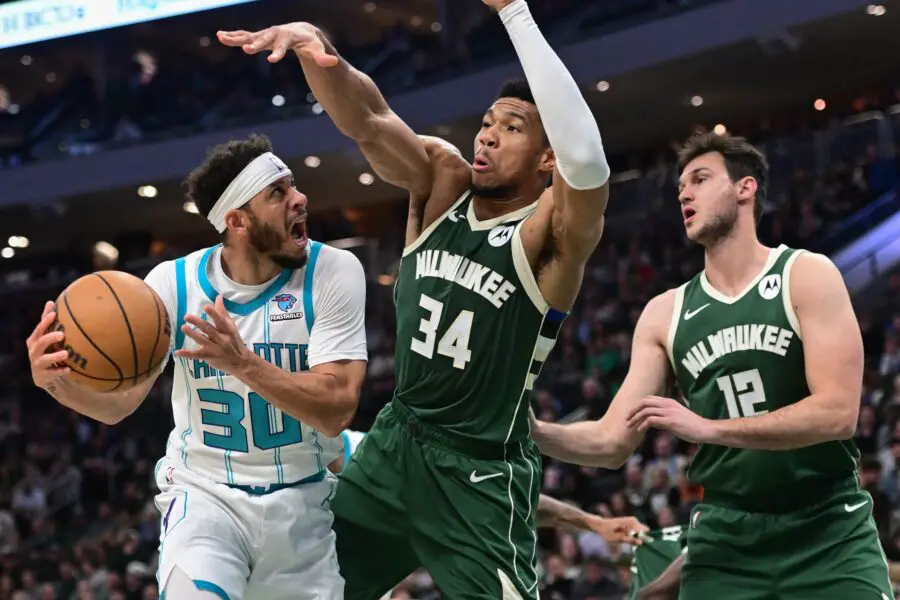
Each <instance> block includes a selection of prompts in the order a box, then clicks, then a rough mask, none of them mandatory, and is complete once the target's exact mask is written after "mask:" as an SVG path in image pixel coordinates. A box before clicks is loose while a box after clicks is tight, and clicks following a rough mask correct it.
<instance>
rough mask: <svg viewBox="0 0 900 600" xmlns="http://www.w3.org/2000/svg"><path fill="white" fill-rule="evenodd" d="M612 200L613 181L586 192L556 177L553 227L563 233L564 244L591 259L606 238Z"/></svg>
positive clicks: (554, 182)
mask: <svg viewBox="0 0 900 600" xmlns="http://www.w3.org/2000/svg"><path fill="white" fill-rule="evenodd" d="M608 200H609V181H607V182H606V183H604V184H603V185H601V186H599V187H596V188H592V189H586V190H578V189H575V188H573V187H571V186H570V185H569V184H568V183H566V181H565V180H564V179H563V178H562V176H561V175H560V174H559V171H554V173H553V226H554V230H556V231H559V232H561V235H560V236H559V237H560V239H561V241H562V242H563V243H565V244H567V245H569V246H571V247H572V249H573V250H576V251H579V253H580V254H585V258H586V256H587V255H590V253H591V252H593V251H594V248H595V247H596V245H597V242H599V241H600V236H601V235H602V234H603V225H604V214H605V213H606V205H607V202H608Z"/></svg>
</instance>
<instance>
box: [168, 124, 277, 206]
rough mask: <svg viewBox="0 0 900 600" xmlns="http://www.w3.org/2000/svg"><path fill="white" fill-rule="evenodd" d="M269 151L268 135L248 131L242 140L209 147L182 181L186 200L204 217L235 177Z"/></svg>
mask: <svg viewBox="0 0 900 600" xmlns="http://www.w3.org/2000/svg"><path fill="white" fill-rule="evenodd" d="M271 151H272V142H271V141H270V140H269V138H268V137H266V136H264V135H260V134H255V133H251V134H250V136H249V137H247V139H245V140H232V141H230V142H226V143H224V144H219V145H218V146H214V147H212V148H211V149H210V150H209V152H208V153H207V155H206V160H205V161H204V163H203V164H202V165H200V166H199V167H197V168H196V169H194V170H193V171H191V173H190V175H188V176H187V179H185V180H184V185H185V187H186V188H187V197H188V200H191V201H193V202H194V204H196V205H197V209H198V210H199V211H200V214H202V215H203V216H204V217H206V216H209V211H211V210H212V207H213V206H215V204H216V201H217V200H218V199H219V196H221V195H222V193H223V192H225V188H227V187H228V185H229V184H230V183H231V182H232V181H233V180H234V178H235V177H237V176H238V174H240V172H241V171H243V170H244V167H246V166H247V165H248V164H250V162H251V161H252V160H253V159H255V158H256V157H258V156H261V155H263V154H265V153H266V152H271Z"/></svg>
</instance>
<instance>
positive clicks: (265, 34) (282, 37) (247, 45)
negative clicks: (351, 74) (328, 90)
mask: <svg viewBox="0 0 900 600" xmlns="http://www.w3.org/2000/svg"><path fill="white" fill-rule="evenodd" d="M216 36H217V37H218V38H219V41H220V42H221V43H222V44H224V45H225V46H230V47H232V48H237V47H240V48H241V49H242V50H243V51H244V52H245V53H247V54H251V55H252V54H257V53H259V52H262V51H264V50H269V51H270V52H271V54H269V56H268V58H267V60H268V61H269V62H270V63H277V62H278V61H280V60H281V59H282V58H284V55H285V54H286V53H287V51H288V50H293V51H294V52H296V53H297V55H298V56H300V57H303V58H309V59H312V60H313V61H315V63H316V64H317V65H319V66H320V67H326V68H327V67H333V66H335V65H336V64H338V62H339V60H338V57H337V56H336V55H334V54H330V53H329V52H328V51H327V50H326V48H325V43H324V42H323V41H322V38H321V37H319V31H318V29H316V28H315V27H313V26H312V25H310V24H309V23H287V24H285V25H274V26H272V27H268V28H266V29H263V30H260V31H219V32H217V33H216Z"/></svg>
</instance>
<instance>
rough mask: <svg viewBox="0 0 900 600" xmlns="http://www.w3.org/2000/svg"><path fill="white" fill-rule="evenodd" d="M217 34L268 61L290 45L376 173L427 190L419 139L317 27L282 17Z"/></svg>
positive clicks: (429, 175) (420, 192)
mask: <svg viewBox="0 0 900 600" xmlns="http://www.w3.org/2000/svg"><path fill="white" fill-rule="evenodd" d="M218 37H219V41H221V42H222V43H223V44H225V45H226V46H240V47H242V48H243V50H244V52H246V53H247V54H256V53H258V52H262V51H265V50H270V51H271V52H272V53H271V55H270V56H269V58H268V59H269V62H272V63H275V62H278V61H280V60H281V59H282V58H284V56H285V54H286V53H287V51H288V50H294V52H295V53H296V54H297V56H298V57H299V59H300V65H301V66H302V67H303V73H304V75H306V80H307V82H308V83H309V86H310V89H311V90H312V93H313V95H314V96H315V97H316V100H317V101H318V102H319V104H321V105H322V108H324V109H325V112H327V113H328V115H329V116H330V117H331V120H332V121H334V124H335V125H336V126H337V128H338V129H339V130H340V131H341V133H343V134H344V135H346V136H348V137H350V138H352V139H353V140H355V141H356V143H357V144H358V145H359V148H360V150H362V152H363V154H364V155H365V156H366V159H367V160H368V161H369V164H371V165H372V168H373V169H374V170H375V172H376V173H377V174H378V176H379V177H381V178H382V179H383V180H385V181H387V182H388V183H391V184H393V185H396V186H399V187H402V188H405V189H407V190H409V191H410V193H411V194H413V195H414V196H416V197H418V198H427V197H428V196H429V195H430V192H431V188H432V179H433V170H432V168H431V165H430V161H429V158H428V154H427V153H426V152H425V148H424V146H423V145H422V142H421V141H420V140H419V139H418V138H417V137H416V134H415V133H414V132H413V131H412V129H410V128H409V126H408V125H406V123H404V122H403V120H402V119H400V117H398V116H397V115H396V113H394V112H393V111H392V110H391V109H390V107H388V105H387V102H386V101H385V99H384V97H383V96H382V95H381V92H380V91H379V90H378V88H377V87H376V86H375V83H374V82H373V81H372V79H371V78H370V77H369V76H368V75H365V74H364V73H361V72H360V71H358V70H357V69H356V68H354V67H353V66H352V65H351V64H350V63H348V62H347V61H346V60H344V59H343V58H341V56H340V55H339V54H338V53H337V51H336V50H335V49H334V46H332V45H331V42H329V41H328V39H327V38H326V37H325V34H324V33H322V32H321V31H320V30H319V29H318V28H316V27H315V26H313V25H311V24H309V23H288V24H286V25H276V26H274V27H269V28H268V29H263V30H261V31H256V32H247V31H230V32H225V31H220V32H219V33H218Z"/></svg>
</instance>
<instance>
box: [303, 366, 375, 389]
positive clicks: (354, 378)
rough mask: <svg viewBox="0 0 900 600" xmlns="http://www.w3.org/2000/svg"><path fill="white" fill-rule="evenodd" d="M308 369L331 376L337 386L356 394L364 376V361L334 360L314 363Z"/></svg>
mask: <svg viewBox="0 0 900 600" xmlns="http://www.w3.org/2000/svg"><path fill="white" fill-rule="evenodd" d="M309 371H310V373H317V374H319V375H326V376H328V377H331V378H333V379H334V382H335V384H336V385H337V386H338V387H340V388H343V389H345V390H347V391H348V392H350V393H351V394H353V395H354V396H358V395H359V392H360V390H362V386H363V381H365V378H366V361H364V360H336V361H332V362H327V363H322V364H319V365H316V366H314V367H312V368H310V370H309Z"/></svg>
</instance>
